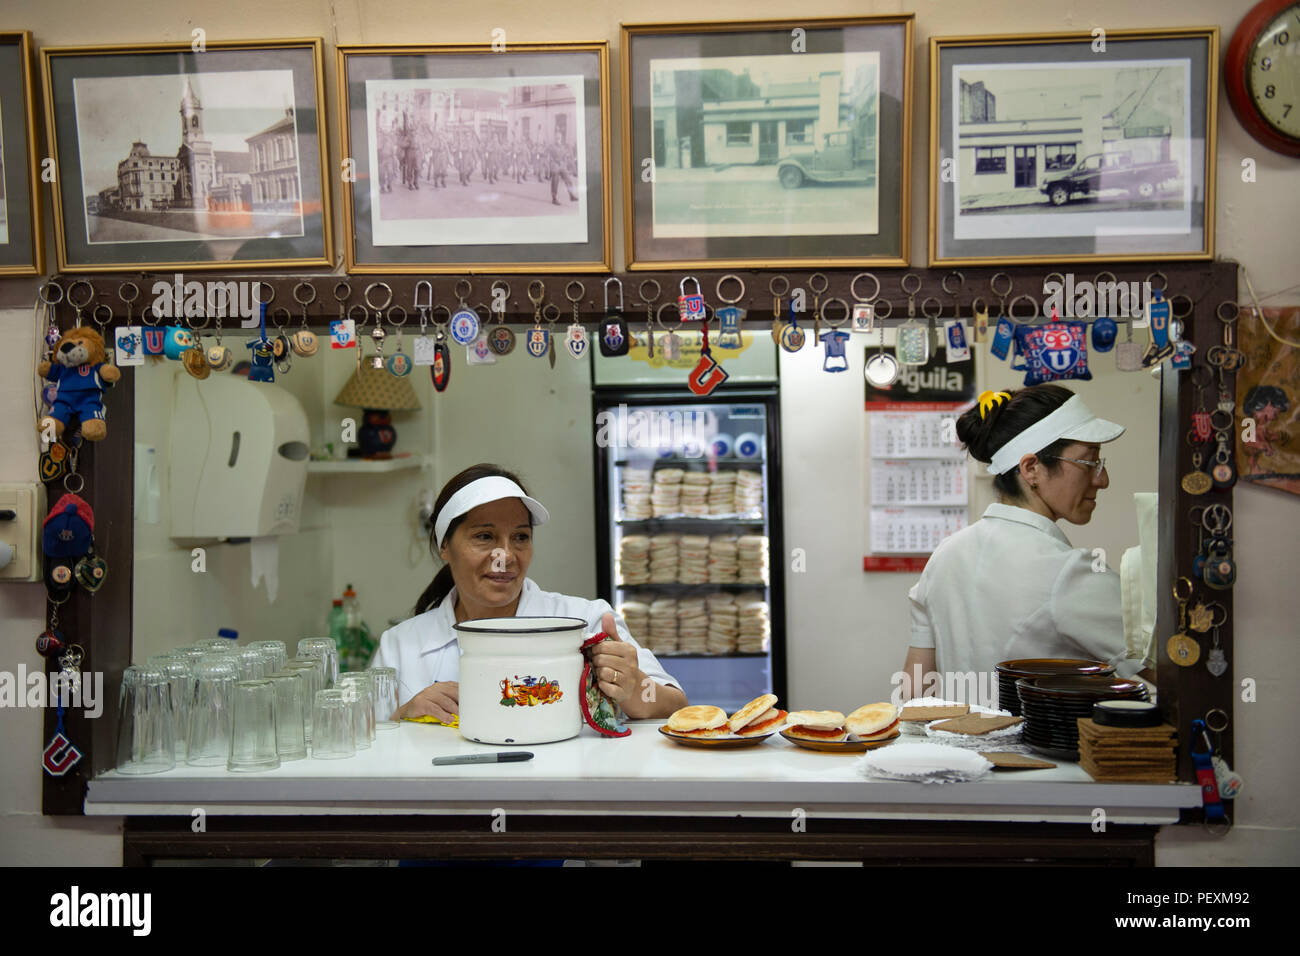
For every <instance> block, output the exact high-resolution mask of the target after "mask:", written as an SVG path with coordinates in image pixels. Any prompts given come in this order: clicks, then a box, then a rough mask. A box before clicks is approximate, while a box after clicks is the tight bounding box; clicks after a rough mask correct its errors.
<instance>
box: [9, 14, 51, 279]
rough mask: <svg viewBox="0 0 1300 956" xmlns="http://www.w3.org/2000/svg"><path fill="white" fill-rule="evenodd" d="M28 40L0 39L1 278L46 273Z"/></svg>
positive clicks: (16, 35)
mask: <svg viewBox="0 0 1300 956" xmlns="http://www.w3.org/2000/svg"><path fill="white" fill-rule="evenodd" d="M33 97H34V91H33V89H32V35H31V34H30V33H27V32H22V33H0V275H8V276H30V275H40V274H41V273H43V272H44V271H45V233H44V230H43V224H42V222H41V178H40V176H41V168H40V158H39V157H38V156H37V151H36V105H35V100H34V98H33Z"/></svg>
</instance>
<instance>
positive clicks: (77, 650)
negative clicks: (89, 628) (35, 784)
mask: <svg viewBox="0 0 1300 956" xmlns="http://www.w3.org/2000/svg"><path fill="white" fill-rule="evenodd" d="M84 654H85V652H84V651H83V650H82V649H81V645H79V644H73V645H72V646H71V647H69V648H67V649H66V650H65V651H64V652H63V653H62V654H61V655H60V656H59V659H58V663H59V672H58V674H56V675H55V676H54V678H53V680H54V682H56V683H57V684H58V685H59V690H58V692H57V694H56V695H55V696H56V700H57V702H58V707H57V710H56V713H57V714H58V719H57V721H56V723H55V725H54V736H53V737H51V738H50V742H49V743H48V744H46V745H45V752H44V753H43V754H42V757H41V763H42V765H43V766H44V767H45V772H46V773H48V774H49V775H50V776H52V777H62V776H63V775H64V774H66V773H67V772H68V771H69V770H71V769H72V768H73V766H74V765H76V763H77V761H79V760H80V759H81V757H82V753H81V751H80V750H78V749H77V748H76V747H75V746H74V745H73V743H72V741H71V740H69V739H68V735H67V731H66V730H65V729H64V726H63V715H64V713H65V712H66V711H67V706H66V701H67V700H68V699H69V698H70V697H72V696H78V699H79V691H80V689H81V670H80V668H81V661H82V658H83V657H84Z"/></svg>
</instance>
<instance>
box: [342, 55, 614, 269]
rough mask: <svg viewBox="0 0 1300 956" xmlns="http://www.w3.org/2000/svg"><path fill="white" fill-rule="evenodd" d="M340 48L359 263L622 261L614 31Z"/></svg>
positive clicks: (484, 265) (430, 265) (491, 265)
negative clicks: (584, 36) (617, 255)
mask: <svg viewBox="0 0 1300 956" xmlns="http://www.w3.org/2000/svg"><path fill="white" fill-rule="evenodd" d="M336 57H337V59H336V63H337V70H336V79H337V84H338V111H339V113H338V116H339V144H340V151H341V155H342V157H343V161H344V163H345V164H348V163H350V164H351V166H350V169H351V171H352V175H351V176H350V177H349V178H348V181H346V182H345V183H344V189H343V224H344V232H345V237H346V242H345V253H344V255H345V262H346V269H347V271H348V272H349V273H354V274H381V273H430V274H436V273H462V274H464V273H471V274H472V273H477V272H487V271H496V272H525V273H530V272H535V273H554V272H609V271H611V270H612V269H613V259H614V256H613V213H612V210H613V199H612V185H611V179H610V171H611V159H610V154H611V134H610V116H609V96H610V92H609V43H608V42H607V41H605V40H600V41H592V42H578V43H515V42H511V43H510V44H509V46H508V47H505V48H503V49H496V48H495V47H494V45H493V44H490V43H481V44H432V45H430V44H421V45H410V46H395V45H391V44H380V45H350V44H349V45H342V46H340V47H339V48H338V50H337V54H336ZM525 80H536V81H541V82H522V81H525ZM593 101H594V102H593ZM570 172H571V173H572V178H570ZM561 184H563V185H564V186H565V188H566V192H565V193H564V194H563V195H562V194H561V193H560V191H559V188H558V187H559V186H560V185H561ZM444 190H445V191H444ZM388 197H392V198H388ZM548 197H549V198H548ZM566 197H567V198H566Z"/></svg>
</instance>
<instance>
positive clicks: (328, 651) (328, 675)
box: [298, 637, 339, 689]
mask: <svg viewBox="0 0 1300 956" xmlns="http://www.w3.org/2000/svg"><path fill="white" fill-rule="evenodd" d="M298 656H299V657H319V658H322V659H324V661H325V688H326V689H329V688H332V687H333V686H334V685H335V684H337V683H338V682H339V649H338V647H337V646H336V645H335V644H334V638H332V637H304V638H303V639H302V640H300V641H299V642H298Z"/></svg>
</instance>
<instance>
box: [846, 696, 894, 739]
mask: <svg viewBox="0 0 1300 956" xmlns="http://www.w3.org/2000/svg"><path fill="white" fill-rule="evenodd" d="M899 714H900V711H899V709H898V708H897V707H895V706H894V705H893V704H890V703H881V704H867V705H866V706H864V707H859V708H858V709H857V710H855V711H854V712H853V713H851V714H849V717H848V719H847V720H846V721H845V722H844V726H845V728H846V729H847V730H848V732H849V733H850V734H852V735H853V738H854V739H855V740H867V741H871V740H889V739H891V738H893V737H897V736H898V734H899V730H900V729H899V725H898V718H899Z"/></svg>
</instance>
